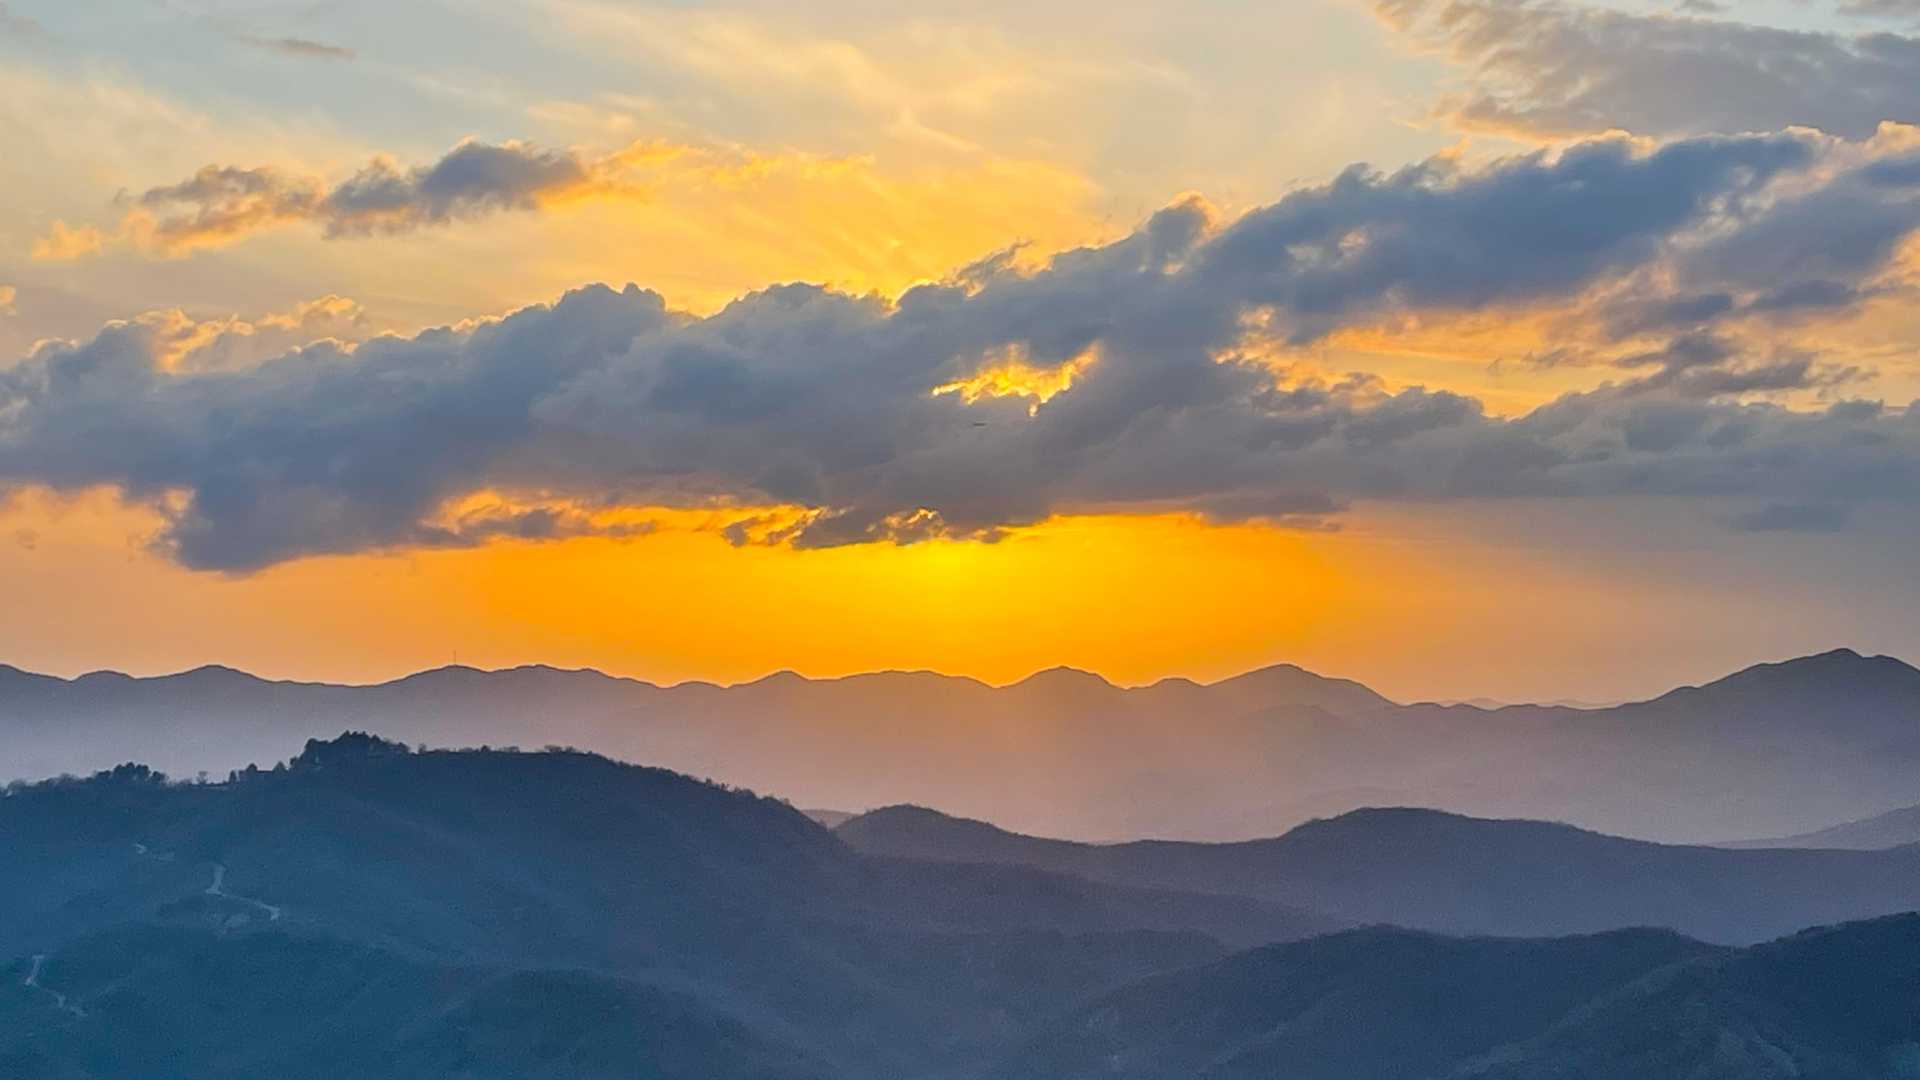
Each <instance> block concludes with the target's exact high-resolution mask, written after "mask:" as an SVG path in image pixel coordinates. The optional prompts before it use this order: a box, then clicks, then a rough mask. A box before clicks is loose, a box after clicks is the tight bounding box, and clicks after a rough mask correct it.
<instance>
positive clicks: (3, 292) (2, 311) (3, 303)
mask: <svg viewBox="0 0 1920 1080" xmlns="http://www.w3.org/2000/svg"><path fill="white" fill-rule="evenodd" d="M19 297H20V290H19V289H16V288H14V287H13V286H12V285H0V315H12V314H14V313H15V311H16V310H17V309H16V308H15V307H14V306H13V305H14V301H15V300H17V299H19Z"/></svg>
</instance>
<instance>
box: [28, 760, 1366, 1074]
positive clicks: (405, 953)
mask: <svg viewBox="0 0 1920 1080" xmlns="http://www.w3.org/2000/svg"><path fill="white" fill-rule="evenodd" d="M0 874H4V878H5V880H6V881H7V882H8V886H9V887H8V888H7V889H6V890H4V891H0V964H4V965H7V966H6V967H5V969H4V970H5V971H6V973H7V974H6V977H5V978H4V979H0V984H3V987H0V1074H4V1075H7V1076H9V1077H16V1076H17V1077H35V1076H50V1077H55V1076H57V1077H66V1076H101V1077H106V1076H116V1077H119V1076H141V1077H150V1076H151V1077H170V1076H179V1077H183V1078H184V1077H196V1078H198V1077H211V1076H233V1077H240V1076H247V1077H257V1076H266V1075H271V1076H339V1075H364V1076H415V1075H431V1076H441V1075H447V1076H500V1077H506V1076H538V1075H555V1076H599V1075H658V1076H687V1077H708V1076H741V1077H747V1076H756V1077H774V1076H779V1077H788V1076H792V1077H802V1076H823V1077H824V1076H833V1077H866V1076H874V1077H879V1076H902V1075H914V1074H919V1073H923V1072H931V1071H934V1070H937V1069H940V1068H945V1067H950V1066H951V1065H953V1064H956V1063H960V1062H969V1061H974V1060H977V1059H978V1057H979V1055H981V1054H983V1053H988V1052H998V1051H1000V1050H1003V1049H1005V1048H1006V1047H1008V1046H1009V1045H1011V1044H1012V1043H1014V1042H1016V1041H1017V1040H1018V1039H1019V1038H1021V1037H1022V1036H1023V1035H1025V1034H1027V1033H1029V1032H1030V1031H1031V1030H1032V1029H1033V1028H1034V1025H1037V1024H1038V1023H1040V1022H1041V1021H1043V1020H1044V1019H1045V1018H1047V1017H1049V1016H1051V1015H1053V1014H1054V1013H1056V1012H1057V1011H1058V1010H1059V1009H1061V1008H1062V1007H1063V1005H1064V1004H1065V1003H1069V1002H1073V1001H1077V1000H1081V999H1083V998H1085V997H1086V996H1087V995H1089V994H1091V993H1095V992H1097V991H1099V990H1102V989H1106V988H1110V987H1112V986H1115V985H1119V984H1122V983H1124V982H1127V981H1130V980H1132V979H1134V978H1138V977H1140V976H1142V975H1146V974H1150V973H1153V972H1156V971H1163V970H1169V969H1174V968H1179V967H1184V966H1187V965H1190V964H1192V963H1195V962H1199V961H1203V960H1207V959H1212V958H1215V957H1218V956H1220V955H1222V954H1223V953H1224V952H1225V951H1226V950H1227V949H1228V948H1229V947H1239V946H1246V945H1252V944H1256V943H1259V942H1263V941H1271V940H1280V939H1290V938H1298V937H1301V936H1304V935H1308V934H1313V933H1318V932H1323V931H1326V930H1329V929H1333V928H1336V927H1337V926H1339V925H1341V921H1340V920H1338V919H1336V918H1333V917H1328V916H1321V915H1317V914H1314V913H1310V912H1304V911H1300V910H1297V909H1292V908H1288V907H1285V906H1283V905H1277V904H1274V903H1271V902H1266V901H1261V900H1258V899H1254V898H1243V897H1233V896H1225V895H1217V894H1201V893H1194V892H1185V891H1178V890H1169V889H1142V888H1134V887H1129V886H1115V885H1112V884H1106V883H1098V882H1093V881H1090V880H1087V879H1084V878H1077V877H1071V876H1067V875H1061V874H1057V873H1053V872H1049V871H1045V870H1039V869H1035V868H1030V867H1023V866H993V865H984V866H980V865H954V864H937V863H928V862H915V861H908V860H897V859H891V858H887V857H881V856H870V855H865V854H862V853H859V852H856V851H854V850H852V849H851V848H849V847H848V846H847V845H845V844H844V843H842V842H841V841H839V840H838V839H836V838H835V837H834V836H833V835H832V834H831V833H830V832H828V831H827V830H825V829H824V828H822V827H820V826H819V825H817V824H815V823H814V822H813V821H811V820H810V819H808V818H807V817H805V816H804V815H803V814H801V813H799V812H798V811H796V810H793V809H792V808H790V807H789V806H787V805H786V804H784V803H781V802H777V801H775V800H772V799H767V798H762V797H759V796H755V795H752V794H750V793H747V792H743V791H737V790H733V789H728V788H724V787H720V786H717V785H714V784H710V783H705V782H701V781H697V780H693V779H690V778H687V777H684V776H681V775H678V774H674V773H670V772H666V771H664V770H659V769H647V768H638V767H634V766H627V765H621V764H617V763H615V762H612V761H609V760H607V759H605V758H601V757H597V756H593V755H588V754H583V753H576V752H551V753H524V754H523V753H511V752H503V751H486V752H480V751H469V752H441V751H435V752H410V751H409V750H408V749H407V748H406V747H404V746H402V745H400V744H395V743H388V742H385V741H383V740H380V739H375V738H371V737H367V736H353V737H347V738H342V739H338V740H334V741H330V742H315V743H312V744H310V745H309V746H308V747H307V749H306V750H305V751H304V752H303V753H302V754H300V755H299V756H298V757H297V758H295V759H294V760H293V761H292V762H291V763H290V765H288V766H285V767H281V768H276V769H274V770H270V771H258V770H250V771H247V772H244V773H242V774H240V775H238V776H236V777H235V778H234V779H232V780H230V781H228V782H224V783H218V784H186V785H178V784H169V783H166V782H164V781H163V780H162V779H161V778H160V777H159V776H157V775H156V774H154V773H152V772H151V771H149V770H147V769H145V768H144V767H135V766H127V767H123V768H120V769H117V770H114V771H113V772H111V773H107V774H104V775H101V776H98V777H95V778H91V779H88V780H80V781H64V782H53V783H47V784H40V785H34V786H28V787H16V788H14V789H11V790H10V791H9V793H8V794H7V796H6V797H5V798H4V799H0ZM9 958H10V959H9ZM175 1032H177V1033H178V1034H174V1033H175ZM343 1055H344V1056H343ZM355 1055H359V1056H355ZM356 1063H357V1064H356ZM375 1063H380V1064H379V1067H377V1068H376V1067H375Z"/></svg>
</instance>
